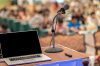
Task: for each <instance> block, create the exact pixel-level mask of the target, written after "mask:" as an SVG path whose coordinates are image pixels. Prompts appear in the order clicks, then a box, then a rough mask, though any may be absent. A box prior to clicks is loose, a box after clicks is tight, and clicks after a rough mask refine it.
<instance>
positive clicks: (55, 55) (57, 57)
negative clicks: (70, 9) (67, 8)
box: [0, 44, 89, 66]
mask: <svg viewBox="0 0 100 66" xmlns="http://www.w3.org/2000/svg"><path fill="white" fill-rule="evenodd" d="M56 46H57V47H60V48H62V49H63V50H64V51H63V52H59V53H45V52H44V51H45V50H46V49H47V48H48V47H42V52H43V54H45V55H47V56H49V57H50V58H52V60H51V61H45V62H38V63H30V64H22V65H14V66H36V65H37V64H45V63H46V64H47V63H52V62H57V61H64V60H71V59H78V58H87V57H89V55H87V54H85V53H81V52H77V51H75V50H73V49H70V48H68V47H64V46H62V45H60V44H57V45H56ZM65 53H68V54H71V55H72V57H68V56H65ZM0 66H8V65H7V64H6V63H5V62H0Z"/></svg>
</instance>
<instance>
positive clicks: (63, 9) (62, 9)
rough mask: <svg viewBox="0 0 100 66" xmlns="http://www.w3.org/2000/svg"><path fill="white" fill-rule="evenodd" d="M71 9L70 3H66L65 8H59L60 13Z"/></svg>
mask: <svg viewBox="0 0 100 66" xmlns="http://www.w3.org/2000/svg"><path fill="white" fill-rule="evenodd" d="M68 9H69V5H67V4H66V5H64V7H63V8H61V9H60V10H58V13H62V14H65V10H68Z"/></svg>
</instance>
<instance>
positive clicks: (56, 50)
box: [45, 47, 63, 53]
mask: <svg viewBox="0 0 100 66" xmlns="http://www.w3.org/2000/svg"><path fill="white" fill-rule="evenodd" d="M62 51H63V49H61V48H56V47H55V48H48V49H46V50H45V52H46V53H58V52H62Z"/></svg>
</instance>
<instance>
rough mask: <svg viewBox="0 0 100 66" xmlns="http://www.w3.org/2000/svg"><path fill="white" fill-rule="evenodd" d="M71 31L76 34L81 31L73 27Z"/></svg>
mask: <svg viewBox="0 0 100 66" xmlns="http://www.w3.org/2000/svg"><path fill="white" fill-rule="evenodd" d="M70 30H71V31H73V32H76V33H77V32H79V30H78V29H76V28H74V27H71V28H70Z"/></svg>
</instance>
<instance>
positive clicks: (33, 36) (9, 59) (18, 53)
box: [0, 31, 51, 65]
mask: <svg viewBox="0 0 100 66" xmlns="http://www.w3.org/2000/svg"><path fill="white" fill-rule="evenodd" d="M0 43H1V48H2V55H3V59H4V61H5V62H6V63H7V64H8V65H16V64H24V63H32V62H39V61H47V60H51V58H49V57H48V56H46V55H44V54H42V51H41V47H40V43H39V38H38V34H37V31H28V32H16V33H7V34H0Z"/></svg>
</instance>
